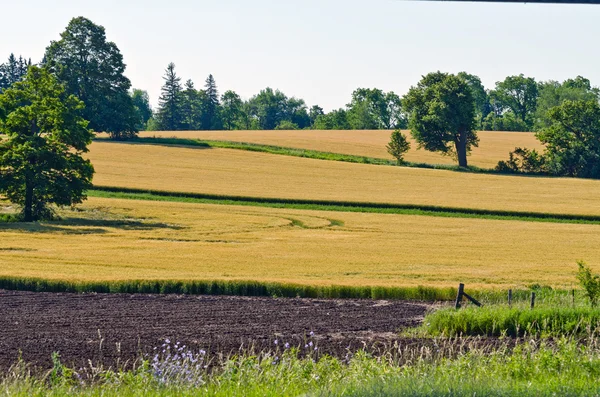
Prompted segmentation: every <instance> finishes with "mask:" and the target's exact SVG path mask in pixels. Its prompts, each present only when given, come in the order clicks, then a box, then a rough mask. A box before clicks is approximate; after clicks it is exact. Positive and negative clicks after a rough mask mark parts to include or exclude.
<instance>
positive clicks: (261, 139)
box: [140, 130, 542, 168]
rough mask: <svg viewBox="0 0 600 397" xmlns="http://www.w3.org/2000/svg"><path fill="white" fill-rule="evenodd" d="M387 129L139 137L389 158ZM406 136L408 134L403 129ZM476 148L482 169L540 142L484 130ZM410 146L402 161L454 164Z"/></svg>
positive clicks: (177, 133)
mask: <svg viewBox="0 0 600 397" xmlns="http://www.w3.org/2000/svg"><path fill="white" fill-rule="evenodd" d="M390 134H391V132H390V131H382V130H375V131H361V130H352V131H312V130H299V131H147V132H141V133H140V137H152V136H156V137H165V138H169V137H178V138H196V139H204V140H224V141H234V142H250V143H260V144H266V145H275V146H284V147H292V148H300V149H312V150H319V151H324V152H333V153H344V154H353V155H359V156H368V157H379V158H386V159H391V158H392V157H391V156H390V155H389V154H388V152H387V150H386V145H387V144H388V142H389V141H390ZM405 134H407V136H409V137H410V133H409V132H408V131H405ZM479 138H480V144H479V148H475V149H474V150H473V152H472V154H471V157H470V158H469V163H470V164H471V165H475V166H478V167H482V168H494V167H495V166H496V164H497V163H498V161H500V160H506V159H507V158H508V153H509V152H510V151H512V150H514V148H515V147H517V146H520V147H526V148H530V149H541V147H542V146H541V144H540V143H539V141H538V140H537V139H536V138H535V136H534V134H533V133H529V132H495V131H494V132H488V131H482V132H480V133H479ZM411 143H412V149H411V151H410V152H409V153H408V154H407V155H406V160H407V161H411V162H416V163H430V164H455V163H456V161H454V160H453V159H451V158H449V157H447V156H442V155H440V154H437V153H431V152H428V151H425V150H417V144H416V143H415V142H414V141H413V140H412V139H411Z"/></svg>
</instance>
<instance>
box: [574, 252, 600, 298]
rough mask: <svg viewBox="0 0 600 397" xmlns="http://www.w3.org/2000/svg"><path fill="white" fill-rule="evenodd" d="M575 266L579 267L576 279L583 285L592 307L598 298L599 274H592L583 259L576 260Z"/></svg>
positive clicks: (599, 291) (599, 287)
mask: <svg viewBox="0 0 600 397" xmlns="http://www.w3.org/2000/svg"><path fill="white" fill-rule="evenodd" d="M577 266H578V267H579V271H578V272H577V280H579V284H580V285H581V287H583V289H584V291H585V294H586V296H587V297H588V299H589V300H590V304H591V305H592V307H596V305H597V304H598V299H600V276H599V275H597V274H592V270H591V269H590V268H589V266H587V265H586V264H585V262H583V261H579V262H577Z"/></svg>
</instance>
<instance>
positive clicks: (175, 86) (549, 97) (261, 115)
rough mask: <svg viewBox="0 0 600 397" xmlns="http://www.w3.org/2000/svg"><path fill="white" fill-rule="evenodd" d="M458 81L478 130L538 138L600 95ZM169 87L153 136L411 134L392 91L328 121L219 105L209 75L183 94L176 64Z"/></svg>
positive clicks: (300, 108)
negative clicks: (552, 116)
mask: <svg viewBox="0 0 600 397" xmlns="http://www.w3.org/2000/svg"><path fill="white" fill-rule="evenodd" d="M458 76H459V77H460V78H462V79H464V80H465V81H466V82H467V83H468V85H469V87H470V88H471V90H472V92H473V98H474V100H475V107H476V111H475V115H476V119H477V122H476V126H477V128H478V129H480V130H487V131H538V130H540V129H542V128H544V127H547V126H549V124H550V122H549V120H548V116H547V114H548V110H550V109H551V108H553V107H555V106H559V105H561V104H562V103H563V102H564V101H565V100H598V99H600V89H598V88H596V87H592V85H591V83H590V81H589V80H588V79H586V78H584V77H581V76H577V77H575V78H574V79H568V80H565V81H564V82H562V83H560V82H558V81H544V82H536V81H535V79H534V78H531V77H525V76H523V75H518V76H509V77H507V78H506V79H504V80H503V81H500V82H497V83H496V87H495V88H494V89H493V90H488V89H486V88H485V87H484V86H483V84H482V83H481V79H480V78H479V77H477V76H475V75H472V74H469V73H466V72H461V73H459V74H458ZM164 80H165V84H164V85H163V87H162V94H161V97H160V101H159V108H158V110H157V111H156V112H155V113H154V115H153V116H150V115H151V114H152V111H151V110H150V108H149V105H148V107H147V108H146V113H145V114H147V115H148V119H146V120H143V121H142V123H146V127H147V129H149V130H236V129H237V130H273V129H286V130H291V129H316V130H353V129H356V130H376V129H387V130H390V129H397V128H407V126H408V123H407V120H408V115H407V114H406V112H405V111H404V109H403V106H402V99H401V98H400V96H398V95H397V94H396V93H394V92H393V91H390V92H387V93H386V92H384V91H382V90H380V89H377V88H372V89H371V88H358V89H356V90H355V91H354V92H353V93H352V97H351V99H350V103H348V104H347V105H346V106H345V108H340V109H337V110H333V111H331V112H329V113H325V112H324V111H323V108H321V107H320V106H318V105H314V106H312V107H310V108H309V107H308V106H307V105H306V102H305V101H304V100H303V99H298V98H295V97H288V96H286V95H285V94H284V93H283V92H281V91H279V90H273V89H272V88H266V89H264V90H262V91H260V93H258V94H257V95H255V96H253V97H252V98H250V99H249V100H247V101H244V100H242V98H241V97H240V96H239V95H238V94H237V93H235V92H234V91H227V92H225V93H224V94H223V95H221V96H220V97H219V95H218V89H217V85H216V82H215V79H214V77H213V76H212V75H210V76H209V77H208V78H207V80H206V84H205V86H204V89H203V90H198V89H196V88H195V86H194V83H193V82H192V81H191V80H187V82H186V83H185V86H182V85H181V78H180V77H178V76H177V74H176V73H175V65H174V64H173V63H171V64H169V66H168V67H167V70H166V73H165V76H164ZM135 95H145V94H144V93H143V92H138V93H137V94H135Z"/></svg>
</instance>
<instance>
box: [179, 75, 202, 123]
mask: <svg viewBox="0 0 600 397" xmlns="http://www.w3.org/2000/svg"><path fill="white" fill-rule="evenodd" d="M182 94H183V101H182V115H183V126H182V128H183V129H184V130H189V131H194V130H199V129H200V128H201V122H202V119H201V117H202V103H203V97H204V93H203V92H200V91H198V90H197V89H196V87H194V82H193V81H192V80H188V81H186V82H185V90H183V93H182Z"/></svg>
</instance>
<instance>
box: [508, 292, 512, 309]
mask: <svg viewBox="0 0 600 397" xmlns="http://www.w3.org/2000/svg"><path fill="white" fill-rule="evenodd" d="M511 306H512V289H509V290H508V307H511Z"/></svg>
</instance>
